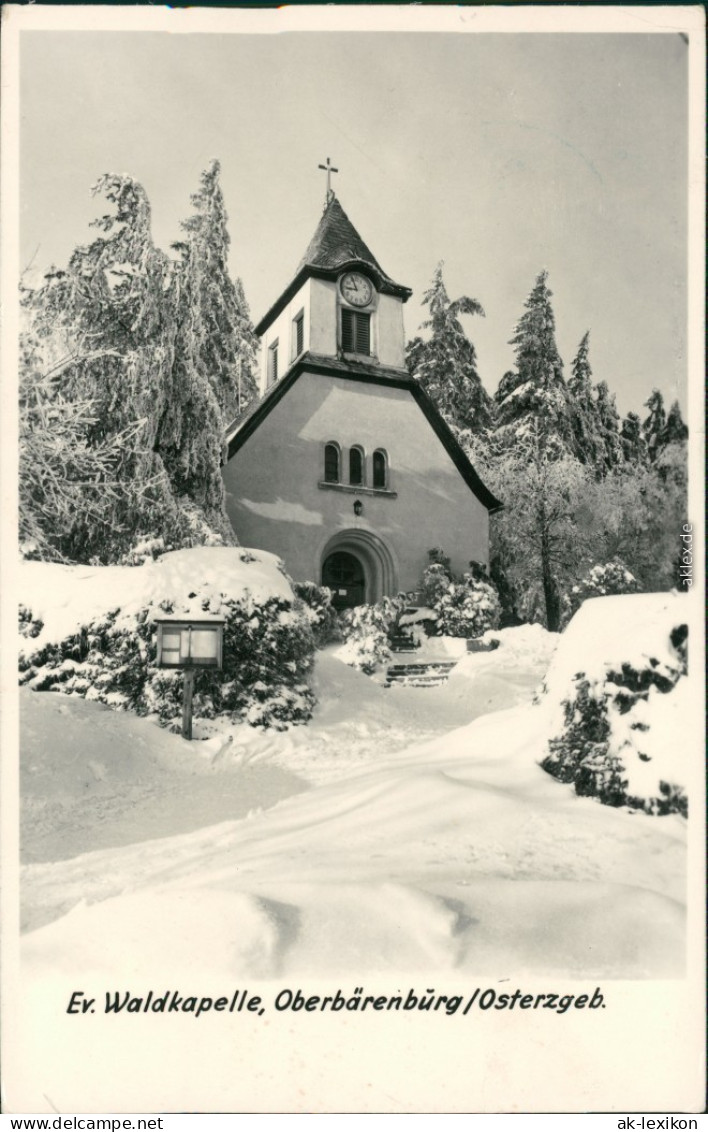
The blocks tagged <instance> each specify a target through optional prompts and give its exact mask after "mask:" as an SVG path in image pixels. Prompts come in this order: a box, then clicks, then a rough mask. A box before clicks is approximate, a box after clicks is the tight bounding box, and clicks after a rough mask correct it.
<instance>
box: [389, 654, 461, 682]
mask: <svg viewBox="0 0 708 1132" xmlns="http://www.w3.org/2000/svg"><path fill="white" fill-rule="evenodd" d="M456 663H457V661H455V660H429V661H421V662H419V663H418V664H415V663H412V664H392V665H390V666H389V668H388V669H387V670H386V681H385V684H384V687H386V688H390V687H391V685H392V684H396V685H398V686H399V687H401V686H402V687H406V688H435V687H439V685H440V684H445V683H446V682H447V679H448V677H449V675H450V673H451V671H452V669H453V668H454V667H455V665H456Z"/></svg>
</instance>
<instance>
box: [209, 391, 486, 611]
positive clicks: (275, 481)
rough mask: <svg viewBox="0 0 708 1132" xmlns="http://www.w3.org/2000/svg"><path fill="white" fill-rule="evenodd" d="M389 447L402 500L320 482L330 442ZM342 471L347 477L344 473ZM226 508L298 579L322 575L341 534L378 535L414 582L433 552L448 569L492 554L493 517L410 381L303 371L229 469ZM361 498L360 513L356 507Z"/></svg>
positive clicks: (407, 583)
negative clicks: (327, 549) (438, 550)
mask: <svg viewBox="0 0 708 1132" xmlns="http://www.w3.org/2000/svg"><path fill="white" fill-rule="evenodd" d="M330 440H334V441H336V442H337V443H339V444H340V445H341V446H342V449H343V455H344V468H345V471H346V457H347V451H348V448H349V447H351V446H352V445H354V444H360V445H362V446H363V447H364V450H365V453H366V472H367V480H368V483H371V477H372V454H373V451H374V449H375V448H385V449H386V450H387V452H388V456H389V468H390V482H389V487H390V489H391V490H392V491H394V492H396V497H395V498H393V497H391V496H383V495H367V494H365V493H363V492H359V493H356V492H354V493H352V492H344V491H338V490H332V489H330V488H321V487H319V486H318V485H319V483H320V482H321V481H322V480H323V455H324V444H325V443H326V442H327V441H330ZM344 478H345V479H346V476H345V477H344ZM224 481H225V486H226V505H227V510H228V514H229V517H230V519H231V521H232V523H233V525H234V529H235V530H236V533H237V535H238V537H239V540H240V542H241V543H242V545H244V546H255V547H260V548H261V549H264V550H270V551H272V552H274V553H276V554H278V555H280V556H281V557H282V558H283V559H284V560H285V563H286V566H287V569H288V570H289V572H290V573H291V574H292V576H293V577H295V578H297V579H299V580H307V579H309V580H312V581H316V582H319V581H320V569H321V555H322V551H323V549H324V546H325V544H326V543H327V541H328V540H329V539H330V538H331V537H332V535H333V534H335V533H336V532H337V531H341V530H347V529H350V528H353V527H354V528H361V529H364V530H369V531H372V532H374V533H376V534H378V535H379V536H380V538H382V539H383V540H384V541H385V542H386V544H387V545H388V546H389V547H390V549H391V552H392V555H393V557H394V560H395V562H396V563H397V569H398V578H397V579H396V587H397V588H399V589H403V590H414V589H416V588H417V587H418V583H419V579H420V574H421V572H422V570H423V568H424V567H425V566H426V565H427V562H428V553H427V552H428V550H429V549H431V548H432V547H437V546H439V547H442V548H443V550H444V551H445V553H446V554H447V555H449V557H450V558H451V561H452V567H453V570H455V571H456V572H459V573H462V572H463V571H464V570H466V569H467V566H468V563H469V561H470V559H474V560H476V561H479V562H485V563H486V562H487V561H488V540H489V517H488V513H487V510H486V508H485V507H484V506H483V505H482V504H481V503H480V502H479V500H478V499H477V498H476V496H475V495H474V494H473V493H472V491H471V490H470V488H469V487H468V486H467V484H466V483H465V481H464V480H463V479H462V477H461V475H460V473H459V472H458V471H457V468H456V467H455V465H454V464H453V462H452V459H451V457H450V456H449V455H448V452H447V450H446V448H445V446H444V445H443V443H442V442H441V441H440V440H439V439H438V437H437V436H436V434H435V433H434V432H433V429H432V427H431V425H430V424H429V422H428V420H427V418H426V417H425V415H424V413H423V411H422V410H421V409H420V408H419V406H418V404H417V403H416V402H415V401H414V399H413V397H412V395H411V394H410V393H409V392H408V391H407V390H405V389H396V388H394V387H391V386H381V385H370V384H366V383H363V382H355V381H351V380H350V379H348V378H332V377H324V376H322V375H318V374H311V373H307V372H305V373H303V374H301V375H300V377H299V378H298V379H297V381H296V382H295V384H294V385H293V387H292V388H291V389H290V390H289V392H288V393H287V394H286V395H285V396H284V397H283V398H282V400H281V401H279V402H278V404H277V405H276V406H275V407H274V408H273V409H272V411H271V413H270V414H269V416H268V417H267V418H266V420H265V421H264V422H263V423H262V424H261V425H260V427H259V428H258V429H257V430H256V431H255V432H254V433H253V434H252V435H251V436H250V437H249V438H248V440H247V441H246V442H245V443H244V445H243V447H242V448H241V449H239V451H238V452H237V453H236V454H235V455H234V457H233V458H232V459H231V460H230V461H229V463H228V465H227V466H226V468H225V469H224ZM357 498H360V499H361V500H362V502H363V505H364V510H363V514H362V515H361V516H360V517H358V518H357V517H356V516H355V515H354V510H353V504H354V501H355V499H357Z"/></svg>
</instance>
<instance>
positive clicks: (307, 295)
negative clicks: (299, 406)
mask: <svg viewBox="0 0 708 1132" xmlns="http://www.w3.org/2000/svg"><path fill="white" fill-rule="evenodd" d="M314 282H316V280H313V279H307V280H306V281H305V283H304V284H303V285H302V287H301V288H300V290H299V291H298V292H297V293H296V294H295V296H294V297H293V298H292V299H291V300H290V302H289V303H288V304H287V306H286V307H284V309H283V310H282V311H281V312H280V314H279V315H278V317H277V318H276V319H275V320H274V322H272V323H271V325H270V326H269V327H268V329H267V330H265V331H264V333H263V335H262V337H261V357H260V392H261V394H263V393H264V392H265V390H266V389H267V388H268V352H269V350H270V347H271V345H272V344H273V342H275V341H276V339H277V341H278V380H280V378H281V377H282V376H283V374H284V373H285V372H286V370H288V369H289V368H290V366H291V365H292V363H293V362H294V361H295V342H294V335H293V319H294V318H295V316H296V315H297V314H298V313H299V312H300V311H301V310H304V313H305V325H304V342H303V350H311V349H312V350H314V346H311V345H310V341H311V339H310V325H311V321H312V315H311V306H312V284H313V283H314Z"/></svg>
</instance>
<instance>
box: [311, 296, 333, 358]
mask: <svg viewBox="0 0 708 1132" xmlns="http://www.w3.org/2000/svg"><path fill="white" fill-rule="evenodd" d="M337 319H338V312H337V284H336V283H332V282H331V281H330V280H329V279H311V280H310V349H311V350H312V353H313V354H323V355H324V356H325V357H328V358H336V356H337Z"/></svg>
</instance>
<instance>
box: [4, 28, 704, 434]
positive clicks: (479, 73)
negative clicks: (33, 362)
mask: <svg viewBox="0 0 708 1132" xmlns="http://www.w3.org/2000/svg"><path fill="white" fill-rule="evenodd" d="M639 26H641V25H639ZM687 55H688V52H687V47H686V42H685V40H684V39H683V38H682V37H681V36H680V35H678V34H676V33H675V32H673V31H669V32H667V33H666V34H659V35H650V34H587V33H585V34H564V33H558V34H504V35H501V34H450V33H439V34H434V33H423V34H411V33H399V32H376V33H354V32H345V33H341V34H337V33H325V32H319V33H316V32H304V31H303V32H296V33H290V34H279V35H242V34H230V33H226V32H225V33H224V34H220V35H202V34H192V35H179V36H176V35H170V34H165V33H153V32H122V31H121V32H103V33H101V32H96V31H90V32H64V31H62V32H56V31H53V32H43V31H42V32H40V31H31V32H27V31H25V32H23V33H22V36H21V53H20V63H21V134H20V137H21V202H22V204H21V241H22V253H21V260H22V263H23V264H27V263H29V262H30V260H33V261H34V265H35V266H39V267H41V268H45V267H47V266H48V265H49V264H50V263H56V264H58V265H62V264H63V263H65V261H66V259H67V257H68V255H69V254H70V252H71V250H72V248H73V247H74V246H75V245H76V244H77V243H82V242H85V241H86V240H88V239H90V238H91V235H92V231H91V229H89V228H88V226H87V225H88V221H89V220H90V218H91V217H92V216H93V215H96V214H97V213H98V212H99V211H103V210H104V209H103V207H102V206H101V207H99V206H97V205H96V204H95V203H94V202H92V201H91V198H90V195H89V189H90V186H91V185H92V184H93V183H94V182H95V181H96V179H97V178H98V177H99V176H100V175H101V174H102V173H104V172H116V173H128V174H130V175H131V176H133V177H134V178H135V179H136V180H138V181H140V182H141V183H142V184H143V186H144V187H145V189H146V191H147V194H148V197H149V199H150V202H151V204H152V210H153V233H154V237H155V241H156V243H157V244H158V245H159V246H161V247H163V248H165V249H167V248H168V247H169V244H170V242H171V241H172V240H174V239H176V238H178V236H179V220H180V219H181V218H184V217H185V216H187V215H189V212H190V204H189V196H190V193H191V192H193V191H194V190H195V189H196V187H197V183H198V178H199V173H200V171H201V170H202V169H203V168H204V167H205V166H206V164H207V163H208V161H209V160H210V158H212V157H218V158H219V159H220V161H221V163H222V170H223V173H222V186H223V191H224V196H225V200H226V207H227V210H228V214H229V229H230V233H231V238H232V260H231V264H232V270H233V273H234V274H236V275H239V276H240V277H241V278H242V280H243V283H244V286H245V290H246V295H247V298H248V301H249V304H250V307H251V314H252V316H253V318H254V321H255V320H257V319H258V317H259V316H260V315H261V314H263V313H264V312H265V311H266V310H267V308H268V307H269V306H270V305H271V304H272V302H273V301H274V300H275V299H276V298H277V296H278V294H279V293H280V291H281V290H282V289H283V288H284V287H285V286H286V284H287V283H288V282H289V280H290V279H291V278H292V275H293V274H294V271H295V268H296V266H297V263H298V261H299V259H300V257H301V256H302V254H303V252H304V250H305V247H306V246H307V243H308V241H309V239H310V237H311V235H312V232H313V231H314V229H315V227H316V225H317V223H318V220H319V216H320V213H321V209H322V205H323V200H324V190H325V183H324V175H323V174H322V173H321V172H319V171H318V169H317V166H318V163H319V162H322V161H324V160H325V158H326V157H327V156H329V157H331V159H332V161H333V163H334V164H335V165H336V166H338V168H339V170H340V172H339V173H338V174H337V175H336V176H335V177H334V187H335V190H336V192H337V195H338V197H339V199H340V201H341V203H342V205H343V207H344V209H345V210H346V212H347V213H348V215H349V217H350V219H351V220H352V222H353V224H354V225H355V227H356V228H357V229H358V230H359V232H360V234H361V236H362V237H363V239H364V240H365V241H366V242H367V243H368V244H369V246H370V247H371V249H372V251H373V252H374V254H375V255H376V257H377V258H378V260H379V262H380V263H381V265H382V267H383V268H384V270H385V271H387V272H388V273H389V274H390V275H391V276H393V278H394V279H395V280H396V281H397V282H400V283H403V284H406V285H408V286H410V287H412V288H413V292H414V294H413V297H412V299H411V300H410V301H409V303H408V306H407V308H406V331H407V334H408V335H409V336H412V335H413V334H415V333H416V331H417V328H418V324H419V322H420V320H421V318H422V317H424V314H423V311H422V309H421V306H420V302H421V298H422V292H423V290H424V289H425V288H426V286H427V285H428V283H429V281H430V278H431V276H432V274H433V270H434V268H435V265H436V263H437V262H438V261H439V260H441V259H442V260H444V261H445V270H444V275H445V280H446V283H447V287H448V291H449V293H450V296H451V297H453V298H454V297H457V296H458V295H460V294H468V295H471V296H473V297H474V298H476V299H478V300H479V301H480V302H481V303H482V305H483V307H484V308H485V310H486V318H485V319H481V318H471V319H469V320H466V325H467V329H468V331H469V333H470V336H471V338H472V340H473V341H474V342H475V344H476V346H477V350H478V355H479V369H480V373H481V376H482V379H483V381H484V383H485V385H486V386H487V388H488V389H489V390H490V391H493V390H494V389H495V388H496V385H497V383H498V381H499V379H500V377H501V376H502V374H503V373H504V371H505V370H506V369H508V368H510V367H511V365H512V364H513V351H512V349H511V347H509V346H508V344H507V343H508V340H509V338H510V337H511V334H512V331H513V328H514V325H515V323H516V321H517V320H518V318H519V317H520V315H521V313H522V311H523V305H524V301H525V299H526V297H527V295H528V293H529V291H530V289H531V287H532V286H533V283H534V280H535V277H536V276H537V274H538V272H539V271H540V270H541V269H542V268H547V269H548V271H549V283H550V286H551V289H552V291H553V293H554V309H555V314H556V325H557V340H558V345H559V349H560V352H561V355H562V357H563V360H564V362H565V365H566V375H569V373H570V364H571V361H572V358H573V355H574V353H575V351H576V348H577V345H578V342H579V340H580V338H581V337H582V335H583V334H584V333H585V331H586V330H587V329H590V331H591V362H592V365H593V370H594V375H595V379H596V380H600V379H605V380H606V381H607V382H608V384H609V386H610V388H611V390H612V391H613V392H615V393H616V395H617V401H618V406H619V408H620V410H621V411H622V412H626V411H627V410H628V409H634V410H636V411H642V410H641V406H642V403H643V402H644V401H645V400H646V398H647V396H648V394H649V393H650V391H651V389H652V387H654V386H658V387H660V388H661V389H662V391H663V392H664V395H665V397H666V399H667V400H668V401H671V400H673V399H674V398H675V397H679V399H680V400H681V403H682V406H683V407H684V408H685V382H686V341H685V338H686V334H685V326H686V255H687V235H686V225H687V220H686V198H687V175H686V165H687V85H686V84H687Z"/></svg>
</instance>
